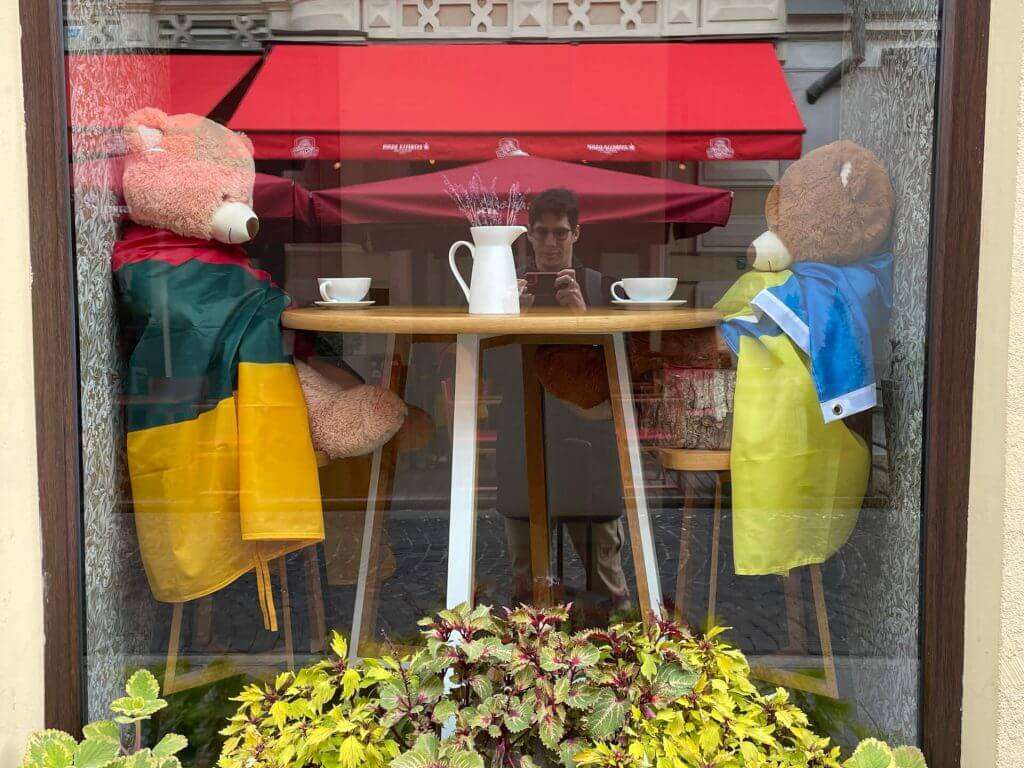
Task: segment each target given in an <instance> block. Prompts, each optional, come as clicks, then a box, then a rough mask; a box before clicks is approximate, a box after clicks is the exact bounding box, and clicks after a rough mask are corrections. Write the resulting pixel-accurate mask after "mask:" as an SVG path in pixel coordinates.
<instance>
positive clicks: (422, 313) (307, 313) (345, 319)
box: [281, 307, 722, 334]
mask: <svg viewBox="0 0 1024 768" xmlns="http://www.w3.org/2000/svg"><path fill="white" fill-rule="evenodd" d="M721 320H722V316H721V314H719V313H718V312H716V311H715V310H713V309H690V308H682V309H661V310H650V311H640V310H624V309H617V308H615V307H593V308H591V309H587V310H585V311H580V310H571V309H564V308H562V307H532V308H530V309H524V310H523V311H522V313H521V314H518V315H471V314H469V311H468V310H467V308H466V307H369V308H367V309H320V308H319V307H310V308H306V309H290V310H288V311H286V312H285V313H284V314H283V315H282V317H281V324H282V325H283V326H284V327H285V328H294V329H296V330H302V331H328V332H361V333H408V334H452V333H455V334H458V333H467V334H534V333H537V334H540V333H544V334H577V333H579V334H584V333H586V334H595V333H619V332H630V331H673V330H689V329H693V328H710V327H713V326H716V325H718V324H719V323H720V322H721Z"/></svg>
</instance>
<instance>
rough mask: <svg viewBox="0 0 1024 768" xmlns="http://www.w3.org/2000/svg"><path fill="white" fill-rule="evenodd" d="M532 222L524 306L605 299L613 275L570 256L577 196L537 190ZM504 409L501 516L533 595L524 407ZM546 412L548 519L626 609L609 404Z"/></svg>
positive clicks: (551, 405)
mask: <svg viewBox="0 0 1024 768" xmlns="http://www.w3.org/2000/svg"><path fill="white" fill-rule="evenodd" d="M529 227H530V229H529V241H530V243H531V245H532V246H533V248H532V250H533V256H532V263H530V264H528V265H527V267H526V268H525V269H524V270H522V271H521V272H520V275H519V277H520V290H521V292H522V296H523V302H522V303H523V305H524V306H531V305H532V306H543V305H549V306H555V305H561V306H563V307H567V308H571V309H585V308H586V307H587V306H590V305H597V304H602V303H604V302H605V299H606V297H607V296H608V295H609V289H610V286H611V283H612V282H614V281H613V280H612V279H610V278H605V277H603V276H602V275H601V273H600V272H598V271H596V270H593V269H590V268H588V267H585V266H583V264H582V263H581V262H579V261H577V260H575V258H574V256H573V246H574V245H575V243H576V242H577V241H578V240H579V237H580V227H579V201H578V199H577V197H576V195H575V194H574V193H573V192H571V191H569V190H567V189H549V190H546V191H544V192H542V193H540V194H539V195H537V196H536V197H535V198H534V199H533V201H532V203H531V204H530V208H529ZM537 273H540V274H537ZM506 376H507V374H506ZM503 383H504V384H505V385H506V386H504V387H503V389H506V390H508V389H510V388H511V387H509V386H508V385H509V384H510V382H509V381H504V382H503ZM509 394H511V393H509ZM506 399H507V398H506ZM510 405H512V404H510V403H506V404H503V407H502V408H501V409H500V413H498V414H496V415H497V416H498V419H499V420H500V422H501V423H500V425H499V430H498V445H497V459H498V507H499V509H500V510H501V512H502V513H503V514H504V516H505V521H506V531H507V535H508V543H509V550H510V554H511V559H512V574H513V586H512V592H513V599H514V600H516V601H529V600H530V598H531V592H532V575H531V568H530V529H529V518H528V515H529V507H528V499H527V495H526V483H525V469H524V447H525V445H524V437H523V423H522V421H521V419H520V418H514V417H513V415H512V414H513V413H519V414H521V413H522V411H521V410H517V411H514V410H513V408H511V407H509V406H510ZM544 415H545V418H544V433H545V454H546V465H547V466H546V469H547V472H546V474H547V497H548V514H549V516H550V519H551V520H552V522H554V523H555V524H562V525H564V526H565V528H566V529H567V530H568V534H569V538H570V540H571V541H572V545H573V548H574V549H575V551H576V553H577V555H578V556H579V558H580V560H581V561H582V563H583V565H584V568H585V569H586V572H587V574H588V578H587V581H588V584H589V590H590V591H591V592H592V593H594V595H595V596H596V597H599V598H601V599H602V600H603V601H606V602H607V603H608V604H609V605H608V607H609V608H612V609H615V608H620V607H623V604H624V603H625V602H627V600H628V594H627V587H626V580H625V576H624V574H623V571H622V557H621V554H622V544H623V540H624V531H623V525H622V517H621V516H622V507H623V501H622V488H621V484H620V481H619V474H618V471H617V466H618V463H617V462H618V453H617V449H616V445H615V431H614V427H613V424H612V422H611V412H610V408H609V407H608V403H607V402H605V403H604V404H603V405H601V406H598V407H597V408H594V409H592V410H591V411H581V410H580V409H578V408H575V407H574V406H571V405H568V404H566V403H563V402H562V401H560V400H557V399H555V398H553V397H550V396H548V397H545V414H544Z"/></svg>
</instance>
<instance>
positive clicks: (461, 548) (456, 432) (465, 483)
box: [446, 333, 480, 608]
mask: <svg viewBox="0 0 1024 768" xmlns="http://www.w3.org/2000/svg"><path fill="white" fill-rule="evenodd" d="M479 379H480V337H479V336H478V335H476V334H462V333H460V334H459V335H458V337H457V340H456V349H455V403H454V406H455V408H454V410H455V413H454V418H453V421H452V489H451V514H450V517H449V521H448V526H449V527H448V597H447V602H446V604H447V606H448V607H449V608H454V607H455V606H457V605H459V604H460V603H468V602H470V601H471V600H472V598H473V581H474V578H473V576H474V567H475V565H476V479H477V413H478V404H479V403H478V398H479Z"/></svg>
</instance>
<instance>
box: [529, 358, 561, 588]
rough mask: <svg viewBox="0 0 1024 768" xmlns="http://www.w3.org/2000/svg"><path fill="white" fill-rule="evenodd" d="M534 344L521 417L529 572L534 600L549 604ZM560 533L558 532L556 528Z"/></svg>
mask: <svg viewBox="0 0 1024 768" xmlns="http://www.w3.org/2000/svg"><path fill="white" fill-rule="evenodd" d="M536 354H537V347H536V345H533V344H527V345H524V346H523V347H522V355H523V417H524V419H525V426H526V478H527V494H528V497H527V498H528V506H529V512H530V572H531V575H532V577H533V601H534V604H535V605H537V606H548V605H551V532H550V529H549V527H548V499H547V475H546V472H547V468H546V466H545V454H544V447H545V446H544V389H543V387H542V386H541V383H540V380H539V379H538V378H537V372H536V370H537V369H536V363H535V356H536ZM559 536H561V532H559Z"/></svg>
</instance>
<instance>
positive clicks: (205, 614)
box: [163, 454, 327, 695]
mask: <svg viewBox="0 0 1024 768" xmlns="http://www.w3.org/2000/svg"><path fill="white" fill-rule="evenodd" d="M325 459H326V457H325V456H321V455H319V454H318V455H317V463H318V464H319V463H320V462H321V461H324V460H325ZM302 553H303V557H304V568H305V582H306V601H307V604H308V607H309V625H310V641H309V642H310V649H309V650H310V653H317V652H318V651H321V650H323V646H324V639H325V636H326V634H327V629H326V618H325V614H324V600H323V592H322V590H321V586H320V559H319V556H318V554H317V547H316V545H315V544H314V545H312V546H309V547H306V548H305V549H303V550H302ZM277 577H278V589H279V591H280V596H281V597H280V610H281V632H282V634H283V635H284V661H285V665H286V666H287V668H288V669H294V668H295V649H294V644H293V641H292V609H291V593H290V591H289V586H288V571H287V567H286V563H285V558H284V557H279V558H277ZM189 604H190V605H192V606H193V609H192V637H193V640H194V641H196V642H209V639H210V635H211V624H212V619H213V595H208V596H206V597H201V598H199V599H198V600H192V601H190V602H189ZM185 605H186V603H173V609H172V611H171V631H170V637H169V638H168V644H167V662H166V666H165V668H164V683H163V693H164V695H169V694H172V693H178V692H181V691H186V690H189V689H190V688H197V687H199V686H202V685H207V684H209V683H213V682H216V681H217V680H223V679H224V678H226V677H231V676H232V675H236V674H239V673H242V672H244V673H247V674H251V675H262V674H274V673H276V672H278V671H280V665H279V664H275V663H274V660H273V659H272V658H268V655H263V656H261V657H258V658H249V659H246V661H247V663H245V664H241V665H239V664H234V663H225V664H212V665H210V666H208V667H204V668H202V669H197V670H194V671H190V672H187V673H183V674H178V653H179V650H180V648H181V626H182V620H183V618H184V612H185ZM250 661H251V662H252V663H248V662H250Z"/></svg>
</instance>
